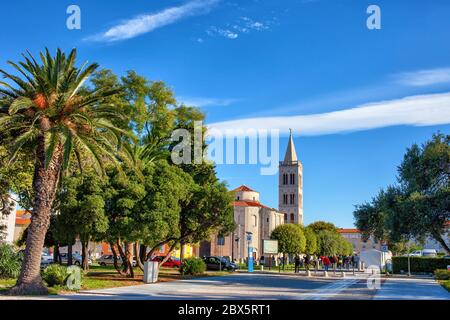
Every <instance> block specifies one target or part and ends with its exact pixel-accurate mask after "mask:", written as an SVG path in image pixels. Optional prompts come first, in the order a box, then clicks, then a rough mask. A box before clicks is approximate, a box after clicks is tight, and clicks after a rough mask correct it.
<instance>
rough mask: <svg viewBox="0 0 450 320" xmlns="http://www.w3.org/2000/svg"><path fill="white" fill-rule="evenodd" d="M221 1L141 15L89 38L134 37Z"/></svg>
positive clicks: (199, 1)
mask: <svg viewBox="0 0 450 320" xmlns="http://www.w3.org/2000/svg"><path fill="white" fill-rule="evenodd" d="M219 1H220V0H194V1H191V2H188V3H186V4H184V5H182V6H179V7H171V8H167V9H164V10H162V11H159V12H156V13H152V14H143V15H139V16H137V17H135V18H133V19H130V20H126V21H124V22H123V23H121V24H119V25H116V26H114V27H112V28H110V29H108V30H107V31H106V32H103V33H101V34H97V35H94V36H92V37H89V38H87V40H94V41H107V42H113V41H119V40H125V39H130V38H134V37H136V36H139V35H141V34H144V33H148V32H151V31H153V30H155V29H158V28H161V27H164V26H167V25H169V24H172V23H175V22H177V21H178V20H180V19H183V18H186V17H189V16H195V15H200V14H204V13H207V12H209V10H211V8H212V7H213V6H214V5H215V4H217V3H218V2H219Z"/></svg>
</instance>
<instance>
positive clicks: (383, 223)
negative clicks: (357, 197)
mask: <svg viewBox="0 0 450 320" xmlns="http://www.w3.org/2000/svg"><path fill="white" fill-rule="evenodd" d="M449 143H450V135H443V134H435V135H433V137H432V138H431V139H430V140H429V141H427V142H425V143H424V144H423V145H422V146H418V145H417V144H414V145H413V146H411V147H410V148H409V149H408V150H407V151H406V154H405V155H404V157H403V161H402V163H401V164H400V166H399V167H398V184H396V185H393V186H389V187H387V188H386V189H384V190H381V191H380V192H379V193H378V195H376V196H375V197H374V198H373V199H372V200H371V201H370V202H366V203H364V204H361V205H358V206H356V208H355V211H354V217H355V221H356V225H357V227H358V228H359V229H360V230H362V232H363V234H364V236H365V237H369V236H370V235H373V236H374V237H375V238H377V239H380V240H383V241H386V242H388V243H390V244H396V243H401V242H408V241H410V240H417V241H419V242H420V241H423V240H424V239H425V238H426V237H429V236H431V237H432V238H434V239H435V240H436V241H437V242H439V243H440V244H441V245H442V247H443V248H444V249H445V250H446V251H447V252H449V253H450V248H449V246H448V244H447V243H446V241H445V239H444V238H443V235H444V234H445V233H446V227H447V226H446V224H448V223H449V221H450V144H449Z"/></svg>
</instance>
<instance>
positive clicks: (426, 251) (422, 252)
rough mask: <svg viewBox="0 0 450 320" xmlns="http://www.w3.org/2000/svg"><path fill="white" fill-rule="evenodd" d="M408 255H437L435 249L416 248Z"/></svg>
mask: <svg viewBox="0 0 450 320" xmlns="http://www.w3.org/2000/svg"><path fill="white" fill-rule="evenodd" d="M409 256H410V257H437V251H436V249H423V250H416V251H413V252H411V253H410V254H409Z"/></svg>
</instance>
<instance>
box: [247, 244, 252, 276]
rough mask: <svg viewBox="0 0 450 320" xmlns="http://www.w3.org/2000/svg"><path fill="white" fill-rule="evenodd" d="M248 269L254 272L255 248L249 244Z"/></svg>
mask: <svg viewBox="0 0 450 320" xmlns="http://www.w3.org/2000/svg"><path fill="white" fill-rule="evenodd" d="M247 271H248V272H253V248H252V247H250V246H248V261H247Z"/></svg>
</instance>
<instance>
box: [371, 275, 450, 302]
mask: <svg viewBox="0 0 450 320" xmlns="http://www.w3.org/2000/svg"><path fill="white" fill-rule="evenodd" d="M383 282H384V283H383V284H382V285H381V289H380V290H378V292H377V294H376V295H375V297H374V300H450V292H448V291H447V290H445V289H444V288H442V286H441V285H440V284H439V283H438V282H437V281H435V280H434V279H431V278H428V279H426V278H425V279H424V278H384V281H383Z"/></svg>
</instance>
